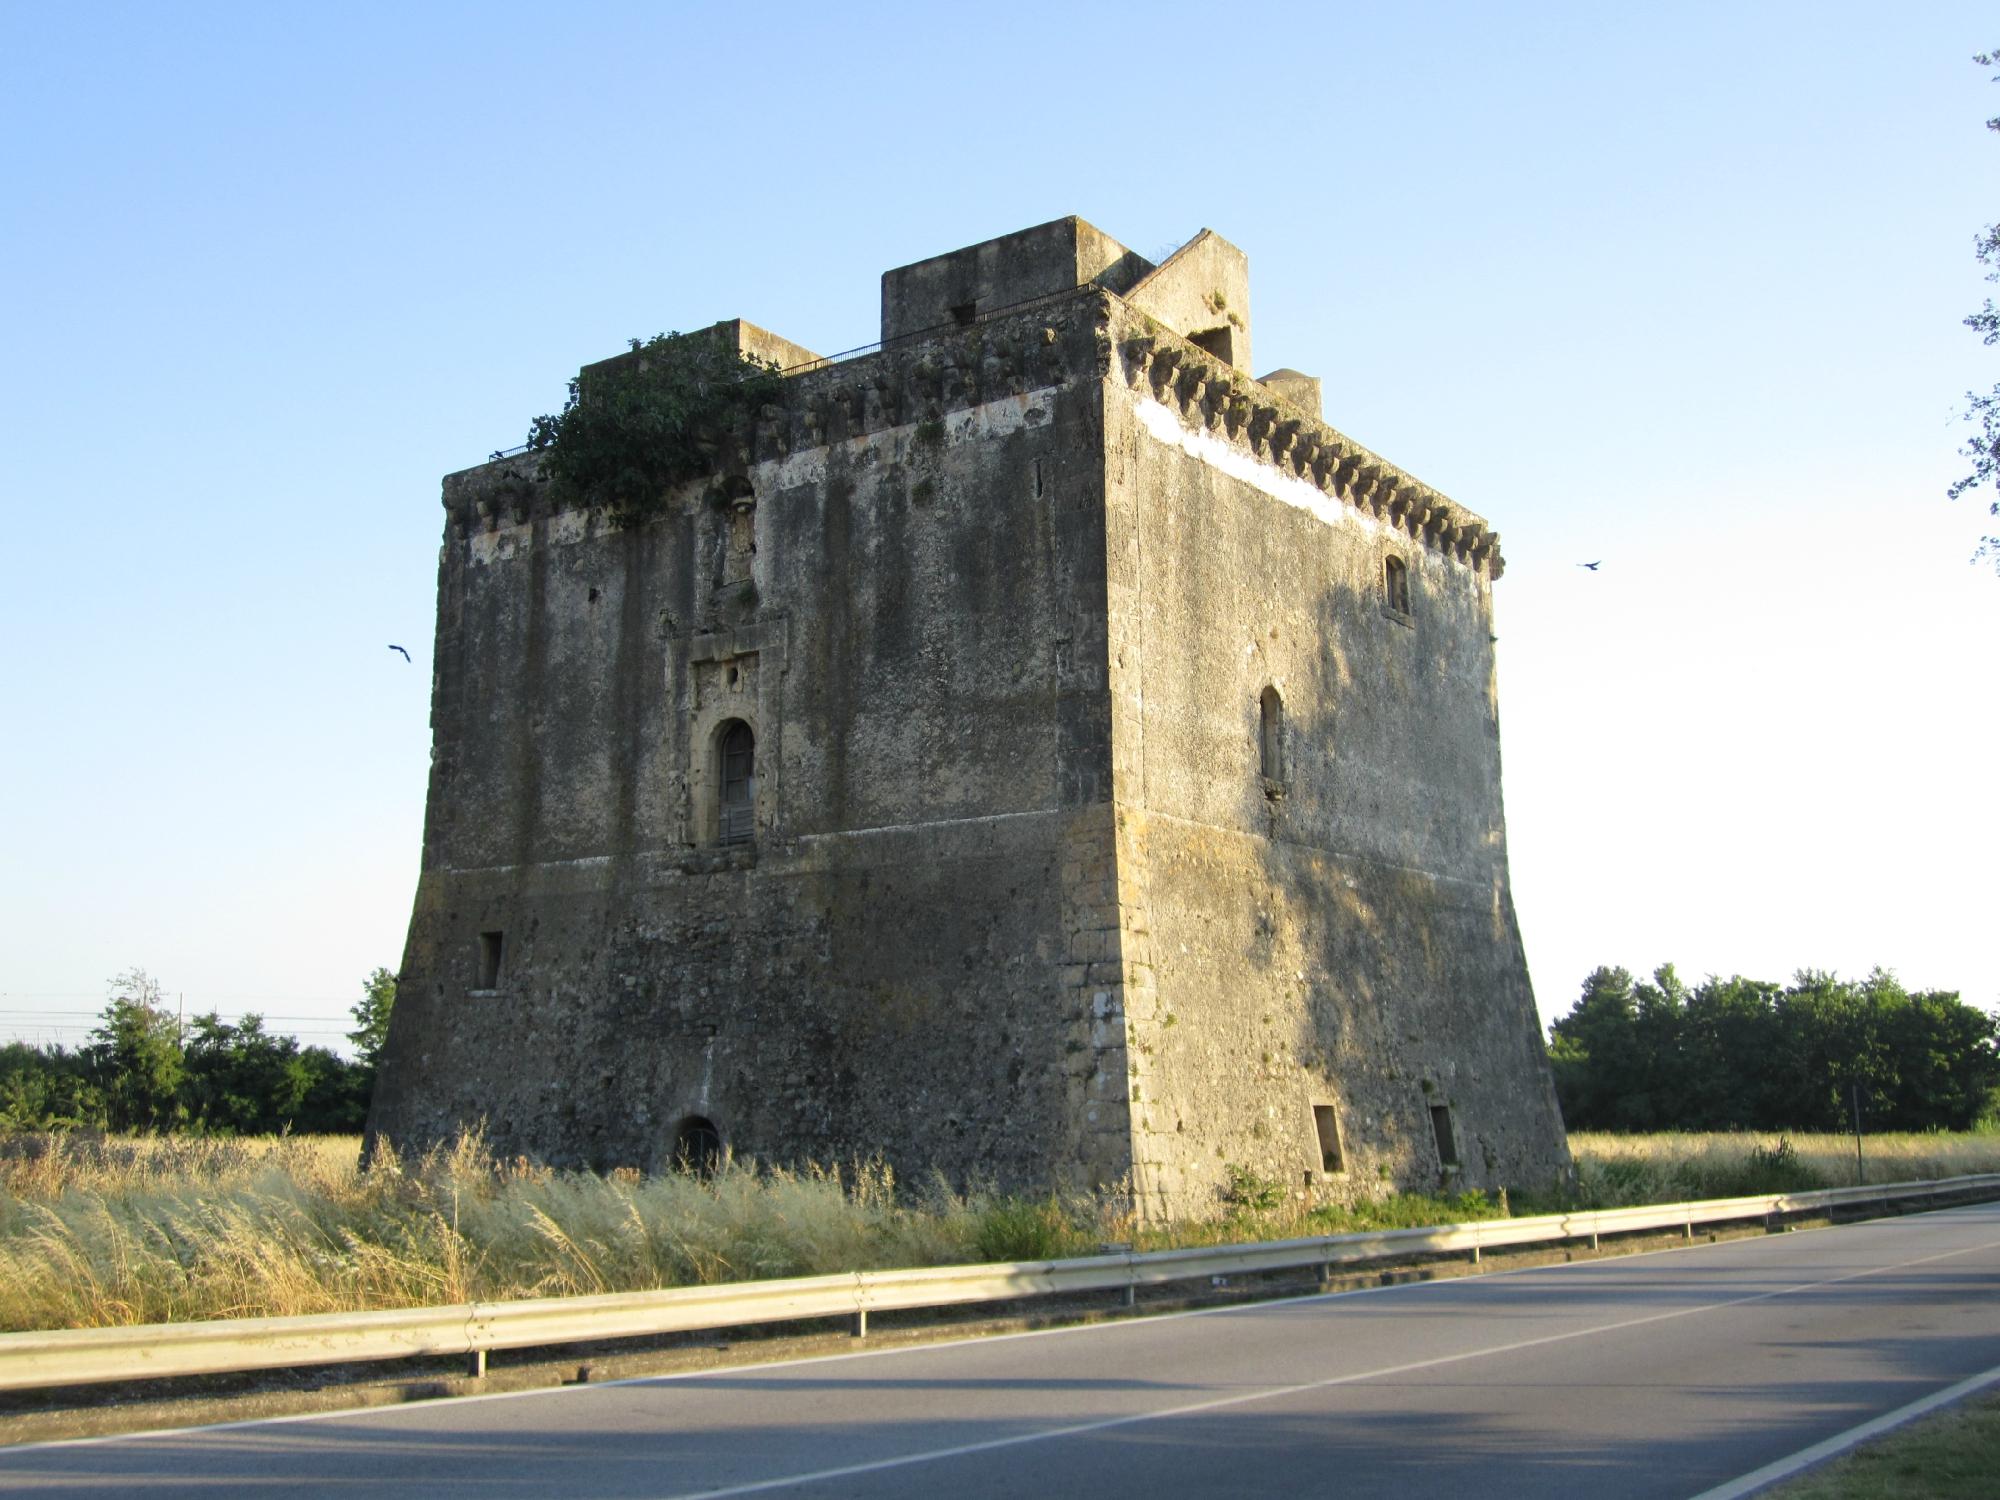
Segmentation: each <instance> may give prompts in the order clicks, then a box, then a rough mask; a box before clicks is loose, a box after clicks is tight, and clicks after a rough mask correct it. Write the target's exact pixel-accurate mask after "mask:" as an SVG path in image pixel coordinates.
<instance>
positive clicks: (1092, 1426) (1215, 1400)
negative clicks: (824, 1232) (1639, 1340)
mask: <svg viewBox="0 0 2000 1500" xmlns="http://www.w3.org/2000/svg"><path fill="white" fill-rule="evenodd" d="M1995 1248H2000V1240H1988V1241H1987V1242H1986V1243H1984V1244H1980V1245H1969V1246H1967V1247H1966V1248H1964V1249H1962V1250H1946V1251H1943V1252H1941V1253H1939V1254H1937V1255H1924V1256H1919V1257H1918V1258H1916V1259H1915V1260H1905V1261H1898V1262H1897V1263H1896V1264H1894V1265H1888V1266H1874V1267H1871V1268H1870V1269H1868V1270H1866V1271H1850V1272H1849V1273H1848V1274H1846V1275H1845V1276H1833V1277H1829V1278H1828V1279H1827V1280H1825V1281H1809V1282H1801V1283H1799V1284H1798V1285H1797V1286H1789V1287H1783V1288H1781V1289H1779V1290H1778V1291H1775V1292H1757V1293H1755V1294H1753V1295H1751V1296H1748V1297H1731V1298H1728V1299H1726V1300H1724V1301H1721V1302H1708V1303H1704V1304H1703V1305H1701V1306H1700V1307H1683V1308H1676V1309H1675V1310H1673V1311H1672V1312H1662V1313H1648V1314H1646V1315H1645V1316H1644V1317H1640V1318H1625V1319H1622V1320H1621V1321H1619V1322H1616V1323H1603V1324H1599V1325H1597V1326H1595V1327H1592V1328H1577V1329H1572V1330H1570V1331H1569V1332H1568V1333H1549V1334H1543V1335H1542V1336H1541V1337H1540V1338H1532V1339H1519V1340H1516V1341H1515V1342H1514V1343H1511V1344H1495V1345H1492V1346H1490V1347H1488V1348H1485V1349H1468V1350H1466V1351H1464V1352H1462V1353H1459V1354H1444V1355H1439V1356H1438V1357H1437V1358H1435V1359H1419V1360H1413V1361H1411V1362H1410V1363H1408V1364H1401V1365H1386V1366H1384V1367H1382V1368H1380V1369H1375V1370H1360V1371H1356V1372H1355V1373H1353V1374H1351V1375H1334V1376H1329V1377H1328V1378H1327V1379H1325V1380H1308V1381H1303V1382H1301V1383H1299V1384H1296V1385H1281V1386H1270V1387H1268V1388H1266V1389H1264V1390H1258V1391H1239V1392H1237V1393H1235V1394H1234V1395H1229V1396H1214V1397H1211V1398H1209V1399H1208V1400H1206V1401H1191V1402H1188V1403H1187V1404H1185V1405H1182V1406H1169V1407H1162V1408H1161V1409H1159V1410H1157V1411H1147V1412H1135V1413H1132V1414H1130V1415H1128V1416H1122V1417H1105V1418H1101V1419H1100V1420H1098V1421H1094V1422H1075V1423H1071V1424H1070V1425H1068V1426H1065V1427H1047V1428H1043V1429H1042V1430H1041V1431H1039V1432H1024V1433H1017V1434H1015V1435H1014V1436H1012V1437H1004V1438H988V1439H986V1440H985V1441H984V1442H978V1443H962V1444H959V1445H957V1446H955V1447H950V1448H929V1449H925V1450H923V1451H921V1452H917V1453H903V1454H898V1455H897V1456H896V1457H894V1458H878V1459H872V1460H870V1461H869V1462H867V1463H858V1464H843V1465H841V1466H840V1467H838V1468H832V1469H814V1470H811V1471H808V1472H805V1473H799V1474H786V1475H782V1476H780V1477H778V1478H775V1479H757V1480H751V1481H750V1482H748V1483H745V1484H731V1485H724V1486H722V1487H721V1488H719V1489H709V1490H684V1491H679V1492H677V1493H674V1494H671V1495H662V1496H661V1497H660V1500H725V1497H727V1496H730V1495H756V1494H762V1493H765V1492H767V1491H770V1490H781V1489H789V1488H791V1487H792V1486H794V1485H806V1484H818V1483H820V1482H822V1481H824V1480H829V1479H850V1478H852V1477H854V1476H855V1475H857V1474H878V1473H880V1472H882V1471H883V1470H885V1469H901V1468H907V1467H908V1466H909V1465H911V1464H923V1463H934V1462H937V1461H938V1460H940V1459H947V1458H960V1457H963V1456H965V1455H967V1454H971V1453H991V1452H993V1451H994V1450H995V1449H998V1448H1017V1447H1021V1446H1022V1445H1024V1444H1027V1443H1041V1442H1049V1441H1052V1440H1054V1439H1056V1438H1066V1437H1079V1436H1082V1435H1084V1434H1086V1433H1092V1432H1105V1431H1108V1430H1110V1429H1111V1428H1114V1427H1131V1426H1135V1425H1137V1424H1138V1423H1140V1422H1158V1421H1164V1420H1165V1419H1167V1418H1170V1417H1187V1416H1196V1415H1199V1414H1201V1413H1203V1412H1211V1411H1218V1410H1222V1409H1224V1408H1227V1407H1231V1406H1245V1405H1248V1404H1249V1403H1251V1402H1254V1401H1274V1400H1281V1399H1283V1398H1284V1397H1287V1396H1297V1395H1302V1394H1304V1393H1306V1392H1308V1391H1323V1390H1330V1389H1332V1388H1333V1387H1335V1386H1342V1385H1356V1384H1359V1383H1360V1382H1362V1381H1365V1380H1382V1379H1387V1378H1389V1377H1391V1376H1396V1375H1408V1374H1412V1373H1413V1372H1415V1371H1418V1370H1434V1369H1436V1368H1438V1367H1439V1366H1441V1365H1450V1364H1458V1363H1461V1362H1463V1361H1465V1360H1470V1359H1485V1358H1488V1357H1489V1356H1492V1355H1495V1354H1513V1353H1516V1352H1518V1351H1520V1350H1522V1349H1537V1348H1541V1347H1543V1346H1545V1345H1548V1344H1562V1343H1568V1342H1570V1341H1571V1340H1574V1339H1581V1338H1590V1337H1592V1336H1593V1335H1596V1334H1600V1333H1618V1332H1621V1331H1623V1330H1625V1329H1628V1328H1643V1327H1645V1326H1646V1325H1647V1324H1649V1323H1664V1322H1668V1321H1670V1320H1672V1319H1675V1318H1689V1317H1693V1316H1695V1315H1696V1314H1699V1313H1707V1312H1716V1311H1719V1310H1721V1309H1724V1308H1731V1307H1747V1306H1749V1305H1750V1304H1751V1303H1755V1302H1769V1301H1772V1300H1773V1299H1774V1298H1778V1297H1789V1296H1791V1295H1792V1294H1793V1293H1794V1292H1809V1291H1815V1290H1817V1289H1818V1288H1820V1287H1827V1286H1838V1285H1840V1284H1841V1283H1842V1282H1845V1281H1859V1280H1860V1279H1862V1278H1863V1277H1867V1276H1879V1275H1881V1274H1883V1273H1884V1272H1886V1271H1903V1270H1908V1269H1909V1268H1910V1267H1911V1266H1923V1265H1929V1264H1930V1263H1931V1262H1933V1261H1940V1260H1951V1259H1953V1258H1954V1257H1956V1256H1960V1255H1973V1254H1976V1253H1978V1252H1980V1251H1984V1250H1992V1249H1995Z"/></svg>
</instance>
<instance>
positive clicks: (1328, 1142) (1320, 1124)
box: [1313, 1104, 1346, 1172]
mask: <svg viewBox="0 0 2000 1500" xmlns="http://www.w3.org/2000/svg"><path fill="white" fill-rule="evenodd" d="M1313 1130H1314V1131H1315V1133H1317V1134H1318V1136H1319V1165H1320V1170H1321V1171H1322V1172H1341V1171H1345V1170H1346V1160H1345V1157H1344V1155H1343V1153H1342V1152H1341V1149H1340V1115H1339V1113H1338V1111H1336V1110H1335V1109H1334V1107H1333V1106H1332V1105H1331V1104H1315V1105H1314V1106H1313Z"/></svg>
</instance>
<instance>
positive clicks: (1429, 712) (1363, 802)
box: [1242, 532, 1568, 1191]
mask: <svg viewBox="0 0 2000 1500" xmlns="http://www.w3.org/2000/svg"><path fill="white" fill-rule="evenodd" d="M1388 536H1389V539H1388V542H1387V543H1386V546H1385V549H1384V552H1383V555H1382V556H1381V557H1378V558H1377V559H1376V562H1375V569H1376V570H1377V572H1376V576H1375V578H1374V579H1373V580H1371V582H1372V584H1373V587H1368V588H1363V587H1356V586H1355V585H1354V584H1353V583H1351V582H1348V581H1345V580H1343V581H1341V582H1339V583H1336V584H1334V585H1332V586H1329V587H1327V588H1325V589H1323V590H1322V591H1321V593H1320V594H1319V596H1318V598H1317V599H1316V600H1315V601H1314V603H1313V604H1312V605H1311V606H1310V607H1309V609H1306V610H1303V611H1300V612H1299V615H1303V616H1304V617H1305V629H1306V631H1307V632H1308V639H1307V642H1306V644H1305V646H1304V647H1303V648H1302V649H1300V650H1298V651H1296V652H1293V653H1289V654H1287V655H1286V657H1285V663H1284V665H1285V673H1284V679H1285V680H1284V684H1283V693H1282V704H1281V706H1280V707H1279V708H1278V710H1277V715H1278V717H1279V719H1280V722H1279V724H1278V725H1277V728H1276V733H1275V736H1274V734H1273V726H1272V723H1271V720H1272V718H1273V707H1272V705H1271V704H1270V703H1269V702H1268V701H1267V700H1266V699H1264V697H1263V695H1262V693H1261V690H1260V686H1259V685H1257V684H1254V683H1253V684H1251V686H1250V690H1249V692H1248V693H1247V694H1245V695H1244V696H1245V698H1246V699H1247V700H1248V701H1247V703H1246V706H1245V730H1246V734H1245V761H1246V763H1247V769H1250V770H1252V771H1254V772H1256V773H1258V774H1255V775H1249V776H1245V777H1244V778H1243V782H1244V790H1243V793H1242V801H1243V804H1244V807H1245V822H1246V826H1248V827H1250V828H1252V829H1254V830H1256V831H1257V832H1260V833H1262V834H1264V835H1265V837H1263V838H1262V839H1258V840H1255V841H1253V843H1252V845H1251V847H1252V848H1253V849H1254V850H1255V851H1256V856H1255V857H1256V858H1258V859H1259V860H1260V861H1261V870H1260V874H1261V878H1262V881H1263V887H1264V890H1265V891H1267V892H1268V893H1269V896H1268V900H1269V907H1268V909H1266V910H1263V911H1260V912H1259V913H1258V915H1257V918H1256V920H1255V923H1254V926H1253V928H1252V930H1251V931H1250V932H1249V934H1248V937H1247V941H1246V942H1245V944H1244V953H1245V956H1246V958H1247V960H1248V962H1249V963H1250V964H1251V965H1252V966H1253V967H1254V968H1255V969H1256V970H1257V971H1258V973H1259V975H1260V976H1261V983H1262V987H1263V990H1264V993H1266V994H1282V993H1285V992H1287V991H1290V992H1292V993H1294V994H1295V995H1296V1000H1297V1003H1296V1004H1288V1005H1286V1006H1284V1011H1285V1013H1287V1014H1288V1015H1290V1016H1292V1017H1294V1018H1295V1020H1294V1024H1293V1033H1292V1036H1291V1039H1290V1040H1291V1056H1292V1058H1293V1059H1294V1060H1295V1062H1296V1067H1297V1076H1298V1084H1299V1086H1300V1087H1303V1088H1304V1089H1305V1090H1306V1091H1307V1092H1313V1091H1315V1090H1323V1091H1324V1092H1325V1093H1327V1094H1329V1095H1330V1096H1331V1097H1329V1098H1326V1099H1325V1101H1324V1105H1322V1106H1321V1107H1320V1108H1319V1109H1317V1110H1316V1111H1315V1118H1313V1119H1312V1120H1311V1121H1310V1125H1311V1126H1312V1127H1313V1128H1316V1129H1317V1130H1318V1133H1319V1143H1318V1144H1317V1146H1316V1144H1315V1143H1313V1142H1303V1143H1302V1146H1303V1149H1304V1151H1315V1150H1317V1149H1318V1146H1323V1145H1324V1144H1325V1143H1326V1142H1327V1140H1328V1135H1327V1131H1328V1128H1329V1123H1330V1120H1329V1116H1328V1115H1327V1114H1326V1113H1325V1106H1331V1107H1332V1108H1333V1109H1334V1110H1335V1111H1337V1117H1338V1119H1339V1122H1340V1124H1339V1130H1338V1134H1339V1136H1344V1137H1345V1139H1346V1142H1347V1155H1348V1156H1350V1157H1352V1158H1353V1160H1351V1161H1343V1162H1342V1163H1341V1167H1342V1170H1346V1169H1347V1168H1349V1167H1352V1168H1354V1169H1355V1173H1356V1175H1355V1176H1353V1177H1351V1178H1350V1179H1349V1180H1350V1182H1352V1183H1354V1184H1356V1185H1361V1184H1362V1183H1364V1182H1365V1181H1366V1179H1364V1178H1363V1177H1362V1176H1360V1174H1362V1173H1367V1174H1377V1175H1376V1179H1375V1180H1380V1179H1381V1177H1383V1176H1386V1177H1387V1178H1389V1179H1390V1180H1392V1181H1393V1182H1394V1183H1395V1185H1397V1186H1399V1187H1402V1188H1405V1189H1414V1190H1426V1191H1428V1190H1435V1189H1443V1190H1458V1189H1461V1188H1468V1187H1478V1188H1495V1187H1500V1186H1505V1185H1517V1186H1519V1185H1527V1184H1530V1183H1537V1184H1539V1183H1544V1182H1548V1181H1552V1180H1554V1179H1555V1178H1557V1177H1559V1176H1561V1175H1562V1174H1563V1173H1564V1172H1565V1171H1566V1169H1567V1161H1568V1158H1567V1150H1566V1147H1565V1146H1564V1144H1563V1137H1562V1128H1561V1123H1560V1119H1559V1116H1558V1115H1557V1112H1556V1106H1555V1098H1554V1092H1553V1087H1552V1083H1551V1080H1550V1075H1549V1071H1548V1065H1547V1060H1546V1055H1545V1052H1544V1049H1543V1042H1542V1036H1541V1030H1540V1024H1539V1020H1538V1018H1537V1015H1536V1012H1535V1007H1534V999H1533V993H1532V990H1531V987H1530V984H1529V980H1528V974H1527V967H1526V960H1525V955H1524V953H1523V951H1522V947H1521V942H1520V936H1519V932H1518V929H1517V927H1516V924H1515V919H1514V912H1513V905H1512V899H1511V895H1510V893H1509V889H1508V885H1507V870H1506V843H1505V833H1504V819H1503V811H1502V804H1501V791H1500V747H1499V724H1498V716H1497V705H1496V700H1495V695H1494V679H1493V653H1492V644H1493V637H1492V635H1491V629H1490V616H1489V614H1488V612H1487V610H1486V608H1485V606H1484V603H1483V598H1482V595H1481V594H1480V593H1479V592H1478V591H1477V589H1475V588H1474V587H1473V586H1472V585H1471V583H1470V581H1469V580H1467V579H1466V578H1465V577H1464V575H1463V573H1462V571H1460V569H1459V567H1458V565H1456V564H1442V565H1440V563H1439V562H1438V560H1437V559H1436V558H1435V557H1434V556H1430V557H1427V556H1426V555H1425V554H1424V552H1423V550H1422V548H1421V546H1420V545H1419V544H1418V543H1416V542H1415V541H1413V540H1411V539H1409V538H1408V537H1407V536H1401V535H1399V534H1397V533H1395V532H1390V533H1389V534H1388ZM1385 559H1386V561H1387V562H1388V563H1389V564H1390V565H1386V566H1385ZM1398 565H1400V566H1398ZM1427 585H1428V586H1427ZM1291 628H1292V629H1293V630H1294V631H1297V630H1298V629H1299V628H1300V623H1299V616H1298V615H1295V616H1294V623H1293V624H1292V626H1291ZM1274 738H1275V740H1276V743H1275V745H1274V744H1273V739H1274ZM1274 762H1275V774H1274ZM1264 1056H1265V1066H1266V1076H1267V1077H1269V1076H1270V1075H1271V1072H1272V1069H1273V1061H1272V1059H1273V1053H1272V1052H1269V1051H1267V1052H1266V1053H1265V1054H1264ZM1278 1056H1279V1058H1280V1060H1281V1061H1282V1053H1279V1054H1278ZM1280 1092H1282V1091H1280ZM1299 1116H1300V1117H1299V1120H1298V1121H1297V1122H1295V1123H1294V1127H1293V1128H1295V1129H1297V1130H1299V1131H1300V1132H1301V1133H1302V1134H1303V1133H1304V1132H1305V1131H1306V1130H1307V1129H1308V1125H1309V1122H1308V1117H1307V1115H1306V1113H1305V1111H1304V1110H1303V1109H1301V1110H1300V1111H1299ZM1339 1154H1341V1153H1340V1146H1339V1143H1338V1138H1335V1140H1334V1146H1333V1151H1332V1152H1331V1153H1330V1154H1329V1159H1330V1158H1331V1156H1337V1155H1339ZM1308 1181H1311V1179H1310V1178H1309V1179H1308ZM1384 1185H1385V1186H1386V1185H1387V1184H1386V1183H1384Z"/></svg>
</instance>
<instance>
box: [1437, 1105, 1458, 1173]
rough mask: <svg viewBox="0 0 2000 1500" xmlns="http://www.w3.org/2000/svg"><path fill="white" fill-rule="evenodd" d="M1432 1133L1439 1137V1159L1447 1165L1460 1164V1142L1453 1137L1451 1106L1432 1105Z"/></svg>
mask: <svg viewBox="0 0 2000 1500" xmlns="http://www.w3.org/2000/svg"><path fill="white" fill-rule="evenodd" d="M1431 1133H1432V1134H1434V1135H1435V1136H1436V1137H1437V1143H1438V1160H1439V1161H1440V1162H1441V1163H1443V1164H1444V1165H1445V1166H1447V1167H1455V1166H1457V1165H1458V1142H1457V1141H1455V1140H1454V1139H1453V1138H1452V1131H1451V1106H1450V1105H1448V1104H1433V1105H1432V1106H1431Z"/></svg>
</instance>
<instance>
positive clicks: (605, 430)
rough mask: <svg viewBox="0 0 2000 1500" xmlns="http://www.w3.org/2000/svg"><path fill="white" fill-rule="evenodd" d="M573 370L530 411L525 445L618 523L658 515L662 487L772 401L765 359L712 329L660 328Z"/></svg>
mask: <svg viewBox="0 0 2000 1500" xmlns="http://www.w3.org/2000/svg"><path fill="white" fill-rule="evenodd" d="M631 344H632V352H631V353H629V354H624V355H620V356H619V357H618V358H617V359H611V360H606V361H605V362H604V363H602V364H599V365H593V366H592V367H590V368H589V369H587V370H585V371H583V372H582V373H581V374H579V375H578V376H577V377H576V378H575V379H574V380H572V381H570V383H569V399H568V400H567V401H566V402H565V403H564V404H563V409H562V410H561V412H559V413H557V414H556V415H554V416H540V417H537V418H535V421H534V425H533V426H532V427H531V428H529V430H528V447H529V449H530V450H531V451H533V452H537V453H541V454H543V455H544V459H543V466H544V469H543V471H544V472H545V473H546V474H547V475H548V478H549V483H550V486H551V488H552V489H553V491H554V492H555V494H556V495H557V497H558V498H560V499H563V500H567V501H574V502H576V503H578V504H583V505H588V506H592V507H596V508H601V509H603V510H604V511H606V512H607V513H608V514H609V515H610V516H611V519H612V520H613V521H614V522H615V523H616V524H618V525H620V526H638V525H642V524H644V523H645V522H646V521H648V520H651V519H652V518H653V517H654V516H656V515H658V514H659V512H660V509H661V508H662V506H664V505H665V503H666V499H667V495H668V493H669V492H670V491H671V490H673V489H674V488H675V487H676V486H678V485H681V484H685V483H686V482H687V481H688V480H690V479H696V478H699V477H700V476H701V475H703V474H706V473H709V472H711V471H712V470H713V468H714V466H715V455H716V452H717V450H718V448H719V447H720V445H721V443H722V441H723V440H724V438H725V437H726V436H727V434H728V433H729V432H730V430H731V429H732V428H734V427H735V426H736V425H737V423H738V422H739V421H740V420H741V419H742V418H744V417H746V416H747V415H748V414H750V413H751V412H754V411H755V410H756V409H757V408H758V407H760V406H763V405H764V404H766V403H767V402H772V401H775V400H776V399H777V397H778V391H779V389H780V383H781V382H780V376H779V374H778V370H777V367H776V366H775V365H770V364H765V363H763V362H761V361H759V360H755V359H752V358H750V357H749V356H748V355H745V354H742V353H740V352H739V351H738V350H737V349H736V347H735V346H734V345H733V344H731V343H728V342H726V341H724V340H723V339H721V338H719V337H716V336H715V335H713V334H706V333H692V334H678V333H661V334H655V335H654V336H653V337H652V338H650V339H647V340H645V341H644V342H641V341H640V340H638V339H633V340H631Z"/></svg>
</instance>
